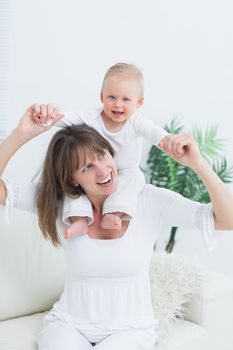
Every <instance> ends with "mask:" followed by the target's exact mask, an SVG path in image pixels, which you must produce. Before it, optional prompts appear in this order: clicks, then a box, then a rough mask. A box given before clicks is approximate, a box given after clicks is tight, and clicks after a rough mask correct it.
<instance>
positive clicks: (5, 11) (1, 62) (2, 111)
mask: <svg viewBox="0 0 233 350" xmlns="http://www.w3.org/2000/svg"><path fill="white" fill-rule="evenodd" d="M8 34H9V0H1V2H0V140H1V139H3V138H4V137H5V136H6V129H7V125H6V121H7V96H8Z"/></svg>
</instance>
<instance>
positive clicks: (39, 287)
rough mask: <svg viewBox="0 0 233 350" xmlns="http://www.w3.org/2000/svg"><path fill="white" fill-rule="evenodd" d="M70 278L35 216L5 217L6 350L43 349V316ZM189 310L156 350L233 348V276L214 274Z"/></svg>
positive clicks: (0, 238) (1, 251) (1, 233)
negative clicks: (40, 343)
mask: <svg viewBox="0 0 233 350" xmlns="http://www.w3.org/2000/svg"><path fill="white" fill-rule="evenodd" d="M65 274H66V263H65V259H64V255H63V252H62V249H55V248H53V246H52V245H51V244H50V243H49V242H46V241H45V240H44V239H43V238H42V235H41V233H40V232H39V230H38V228H37V224H36V222H35V218H34V216H33V215H31V214H29V213H25V212H20V211H17V210H15V211H14V219H13V221H12V223H11V224H6V223H5V222H4V220H3V217H0V321H1V322H0V350H13V349H14V350H36V349H37V338H38V333H39V331H40V329H41V325H42V318H43V316H44V315H45V313H46V310H49V309H50V308H51V306H52V304H53V303H54V302H55V300H57V299H58V297H59V295H60V293H61V291H62V288H63V284H64V278H65ZM186 307H187V310H188V311H187V312H186V315H185V317H184V319H183V320H182V319H177V321H176V322H173V323H171V324H170V326H169V328H168V333H167V336H166V337H164V338H161V340H160V342H159V344H157V345H156V346H155V349H156V350H166V349H169V350H175V349H176V350H197V349H198V350H202V349H203V350H208V349H209V350H220V349H221V350H232V349H233V280H232V279H231V278H229V277H226V276H224V275H220V274H217V273H214V272H208V273H207V274H206V276H205V281H204V283H203V286H202V288H201V289H200V290H198V291H196V292H195V293H194V295H193V296H192V300H191V301H190V302H189V303H188V305H186ZM64 350H66V349H64ZM77 350H78V349H77ZM109 350H111V349H109ZM125 350H126V349H125Z"/></svg>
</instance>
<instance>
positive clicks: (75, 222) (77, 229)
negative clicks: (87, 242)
mask: <svg viewBox="0 0 233 350" xmlns="http://www.w3.org/2000/svg"><path fill="white" fill-rule="evenodd" d="M62 219H63V222H64V223H65V224H66V225H68V227H67V228H66V230H65V233H64V237H65V239H68V238H70V237H75V236H80V235H82V234H86V233H87V232H88V225H90V224H91V223H92V222H93V211H92V205H91V202H90V200H89V199H88V197H87V196H86V195H81V196H80V197H79V198H77V199H72V198H68V197H65V199H64V204H63V214H62Z"/></svg>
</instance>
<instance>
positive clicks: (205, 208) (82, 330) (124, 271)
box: [0, 105, 233, 350]
mask: <svg viewBox="0 0 233 350" xmlns="http://www.w3.org/2000/svg"><path fill="white" fill-rule="evenodd" d="M35 108H38V106H35V105H33V106H31V107H29V108H28V109H27V111H26V112H25V114H24V115H23V117H22V118H21V120H20V122H19V125H18V126H17V127H16V129H15V130H14V131H13V132H12V133H11V135H10V136H9V137H8V138H7V139H6V140H5V141H4V142H3V143H2V144H1V145H0V174H2V172H3V170H4V169H5V167H6V164H7V162H8V161H9V159H10V158H11V157H12V155H13V154H14V153H15V152H16V151H17V149H18V148H19V147H21V146H22V145H23V144H24V143H26V142H28V141H29V140H30V139H32V138H33V137H35V136H37V135H39V134H40V133H42V132H45V131H46V130H48V129H50V128H51V127H52V126H53V124H55V123H56V122H57V121H58V120H59V119H60V118H61V117H62V116H61V115H60V114H59V110H58V109H56V108H53V107H52V106H51V105H46V106H45V105H43V106H41V109H42V110H46V113H50V114H51V115H52V117H53V121H52V124H51V125H50V126H47V127H42V126H40V125H38V124H36V123H35V122H34V121H33V118H32V116H33V113H34V111H35ZM162 147H163V148H164V150H166V152H168V153H169V154H170V155H171V156H172V157H173V158H175V159H176V160H177V161H179V162H180V163H181V164H183V165H186V166H189V167H191V168H192V169H193V170H194V171H195V172H196V173H197V174H198V175H199V177H200V178H201V179H202V180H203V182H204V184H205V186H206V188H207V190H208V192H209V195H210V198H211V202H212V204H211V205H204V204H199V203H196V202H193V201H190V200H188V199H185V198H184V197H182V196H180V195H179V194H177V193H174V192H172V191H169V190H165V189H161V188H156V187H155V186H152V185H145V187H144V189H143V191H142V192H141V193H140V195H139V197H138V203H137V209H136V213H135V216H134V217H133V218H132V219H131V221H130V222H128V221H125V222H123V225H122V228H121V230H104V229H102V228H101V226H100V222H101V218H102V207H103V203H104V201H105V200H106V198H107V196H108V195H109V194H111V193H113V192H114V191H115V190H116V188H117V171H116V166H115V162H114V158H113V155H114V152H113V149H112V147H111V145H110V144H109V143H108V142H107V141H106V140H105V139H104V138H103V137H102V136H101V135H99V134H98V133H97V132H96V131H95V130H93V129H92V128H89V127H87V126H85V125H81V126H76V127H68V128H65V129H62V130H60V131H58V132H57V133H56V134H55V135H54V137H53V139H52V140H51V142H50V145H49V148H48V151H47V156H46V159H45V162H44V169H43V173H42V178H41V182H40V183H39V185H33V184H28V186H17V185H13V184H11V183H10V182H9V180H3V179H2V180H0V203H1V204H3V205H6V202H7V203H8V205H11V204H13V205H14V206H16V207H18V208H21V209H24V210H30V211H33V210H34V207H36V208H37V212H38V218H39V224H40V227H41V230H42V232H43V234H44V236H45V238H49V239H51V241H52V242H53V244H54V245H58V244H61V245H62V246H63V248H64V251H65V254H66V257H67V262H68V270H69V272H68V277H67V281H66V284H65V288H64V291H63V293H62V295H61V297H60V300H59V301H58V302H57V303H55V305H54V306H53V309H52V310H51V311H50V313H49V314H48V315H47V316H46V317H45V320H44V325H43V329H42V331H41V333H40V337H39V350H45V349H46V350H54V349H56V350H64V349H69V350H88V349H92V347H93V346H95V349H99V350H109V349H111V350H118V349H119V348H123V349H127V350H137V349H144V350H152V349H153V346H154V343H155V341H156V320H155V319H154V316H153V311H152V306H151V299H150V283H149V265H150V258H151V255H152V252H153V246H154V243H155V241H156V239H157V235H158V232H159V230H160V228H161V226H163V225H166V226H179V227H182V226H183V227H187V228H198V229H200V230H201V231H202V232H203V235H204V238H205V241H206V243H207V244H208V245H209V246H211V245H212V244H213V243H214V229H216V230H232V229H233V216H232V211H233V196H232V194H231V193H230V192H229V191H228V189H227V188H226V186H225V185H224V184H223V183H222V181H221V180H220V179H219V178H218V177H217V175H216V174H215V173H214V172H213V171H212V169H211V167H210V166H209V165H208V163H207V162H206V161H205V159H203V157H202V156H201V155H200V153H199V150H198V148H197V145H196V143H195V142H194V140H193V138H192V137H191V136H189V135H186V134H182V135H178V136H170V135H169V136H167V137H166V138H165V140H164V143H163V145H162ZM182 149H184V150H185V151H184V152H183V153H182V155H181V156H179V157H178V156H177V154H179V153H180V151H181V150H182ZM83 191H84V192H85V193H86V194H87V196H88V197H89V199H90V201H91V203H92V206H93V213H94V222H93V223H92V224H91V225H90V226H89V232H88V234H86V235H83V236H80V237H75V238H72V239H70V240H68V241H66V240H64V239H63V232H64V224H63V222H62V220H61V202H62V198H63V196H64V195H65V194H66V195H69V196H73V197H75V196H78V195H80V193H82V192H83ZM6 199H7V201H6ZM55 221H56V222H55Z"/></svg>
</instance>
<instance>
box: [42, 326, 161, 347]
mask: <svg viewBox="0 0 233 350" xmlns="http://www.w3.org/2000/svg"><path fill="white" fill-rule="evenodd" d="M155 338H156V333H155V331H154V330H153V329H151V328H150V329H148V330H140V329H131V330H125V331H119V332H118V333H114V334H110V335H108V336H106V337H104V339H103V340H101V341H98V342H96V343H91V342H90V341H89V340H88V339H87V338H86V337H85V336H84V335H83V334H82V333H80V332H79V331H78V330H77V329H76V328H74V327H72V326H71V325H68V324H67V323H65V322H63V321H60V320H58V319H54V320H53V321H49V322H47V324H45V326H44V328H43V329H42V331H41V333H40V336H39V342H38V350H119V349H125V350H126V349H127V350H153V347H154V344H155V340H156V339H155Z"/></svg>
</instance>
